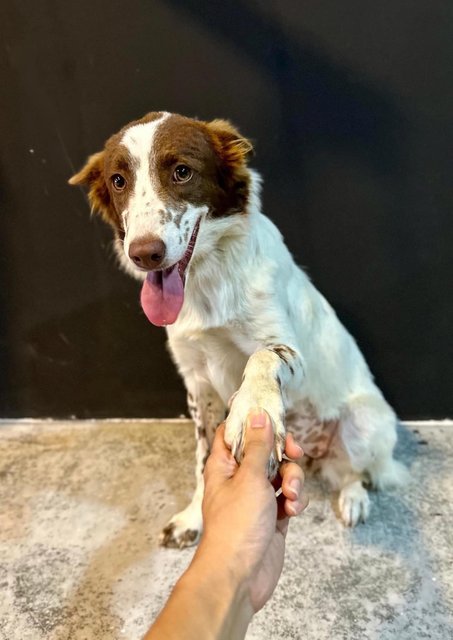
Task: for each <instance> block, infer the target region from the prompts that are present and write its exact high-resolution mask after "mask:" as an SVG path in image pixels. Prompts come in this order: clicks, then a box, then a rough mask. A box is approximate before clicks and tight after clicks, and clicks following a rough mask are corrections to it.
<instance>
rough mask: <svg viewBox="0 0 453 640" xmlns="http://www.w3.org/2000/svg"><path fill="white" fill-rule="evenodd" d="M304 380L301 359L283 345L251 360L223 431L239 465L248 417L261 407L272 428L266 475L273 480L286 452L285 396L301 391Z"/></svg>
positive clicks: (271, 346)
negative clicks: (273, 441) (272, 445)
mask: <svg viewBox="0 0 453 640" xmlns="http://www.w3.org/2000/svg"><path fill="white" fill-rule="evenodd" d="M303 377H304V369H303V362H302V357H301V356H300V354H299V353H298V352H297V351H296V349H294V348H292V347H290V346H288V345H286V344H268V345H266V346H265V347H264V348H261V349H259V350H258V351H256V352H255V353H254V354H253V355H251V356H250V358H249V360H248V362H247V365H246V367H245V370H244V375H243V379H242V384H241V386H240V388H239V390H238V391H237V392H236V394H235V395H234V397H233V400H232V403H231V409H230V413H229V415H228V418H227V421H226V429H225V441H226V443H227V444H228V445H229V446H230V447H231V450H232V452H233V454H234V456H235V458H236V460H237V461H238V462H239V463H240V461H241V459H242V456H243V452H244V443H245V442H244V435H245V429H244V427H245V421H246V418H247V414H248V413H249V411H250V410H251V409H254V408H257V407H260V408H262V409H265V410H266V411H267V413H268V414H269V415H270V417H271V420H272V423H273V427H274V433H275V447H274V451H273V452H272V454H271V456H270V459H269V467H268V473H269V477H270V478H273V477H274V476H275V474H276V473H277V469H278V465H279V463H280V461H281V459H282V453H283V451H284V448H285V436H286V431H285V413H286V407H287V395H288V393H289V392H290V390H291V388H297V387H300V385H301V384H302V380H303Z"/></svg>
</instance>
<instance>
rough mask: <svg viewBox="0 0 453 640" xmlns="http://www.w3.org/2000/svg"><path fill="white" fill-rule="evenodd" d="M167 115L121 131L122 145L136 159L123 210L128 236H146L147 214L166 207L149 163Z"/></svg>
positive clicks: (164, 114) (148, 222) (147, 231)
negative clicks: (131, 187)
mask: <svg viewBox="0 0 453 640" xmlns="http://www.w3.org/2000/svg"><path fill="white" fill-rule="evenodd" d="M169 116H170V114H169V113H163V114H162V116H161V117H160V118H157V119H156V120H152V121H151V122H145V123H141V124H136V125H134V126H132V127H130V128H129V129H127V130H126V131H125V132H124V135H123V137H122V139H121V144H122V145H124V146H125V147H126V148H127V150H128V151H129V153H130V154H131V156H132V158H133V159H134V161H135V184H134V192H133V194H132V195H131V197H130V199H129V202H128V206H127V210H126V211H124V212H123V219H124V221H125V222H127V230H128V231H129V232H130V233H129V234H128V235H129V238H127V239H126V244H129V242H128V241H130V238H131V237H132V236H133V237H136V238H137V237H140V236H145V235H147V234H148V233H150V231H152V229H150V226H149V224H150V220H148V219H147V218H148V214H150V213H153V212H157V211H159V210H162V209H164V208H165V205H164V203H163V202H162V200H161V199H160V198H159V196H158V193H157V187H158V185H157V176H156V173H155V172H154V171H153V167H152V166H151V165H152V163H153V155H154V154H153V146H154V139H155V135H156V131H157V129H158V128H159V127H160V125H161V124H162V122H163V121H164V120H166V119H167V118H168V117H169Z"/></svg>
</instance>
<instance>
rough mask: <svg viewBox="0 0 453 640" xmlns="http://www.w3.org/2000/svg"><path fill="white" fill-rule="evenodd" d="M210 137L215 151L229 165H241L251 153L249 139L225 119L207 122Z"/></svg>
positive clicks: (251, 146)
mask: <svg viewBox="0 0 453 640" xmlns="http://www.w3.org/2000/svg"><path fill="white" fill-rule="evenodd" d="M206 126H207V127H208V130H209V133H210V134H211V139H212V141H213V142H214V146H215V148H216V151H217V153H218V154H219V155H220V156H221V157H222V159H223V160H224V162H225V163H226V164H228V165H230V166H233V167H234V166H243V165H245V164H246V163H247V160H248V158H249V157H250V156H251V155H253V145H252V143H251V142H250V140H247V138H244V137H243V136H241V134H240V133H239V131H238V130H237V129H235V127H233V125H232V124H230V123H229V122H228V121H227V120H213V121H212V122H207V123H206Z"/></svg>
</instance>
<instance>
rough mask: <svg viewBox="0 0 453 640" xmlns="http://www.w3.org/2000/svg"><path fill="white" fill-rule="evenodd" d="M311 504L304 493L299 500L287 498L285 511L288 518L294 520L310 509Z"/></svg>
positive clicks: (284, 506)
mask: <svg viewBox="0 0 453 640" xmlns="http://www.w3.org/2000/svg"><path fill="white" fill-rule="evenodd" d="M309 502H310V500H309V498H308V495H307V494H306V493H304V492H302V494H301V495H300V497H299V499H298V500H290V499H288V498H285V500H284V502H283V510H284V512H285V514H286V515H287V516H288V517H290V518H292V517H293V516H298V515H300V514H301V513H302V511H304V510H305V509H306V508H307V507H308V504H309Z"/></svg>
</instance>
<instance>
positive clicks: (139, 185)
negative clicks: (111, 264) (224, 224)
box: [69, 112, 252, 325]
mask: <svg viewBox="0 0 453 640" xmlns="http://www.w3.org/2000/svg"><path fill="white" fill-rule="evenodd" d="M251 151H252V145H251V144H250V142H249V141H248V140H246V139H245V138H243V137H242V136H241V135H240V134H239V132H238V131H237V130H236V129H235V128H234V127H233V126H232V125H231V124H230V123H229V122H226V121H224V120H214V121H212V122H202V121H198V120H192V119H190V118H185V117H183V116H179V115H174V114H169V113H164V112H153V113H149V114H148V115H146V116H145V117H144V118H142V119H141V120H136V121H134V122H131V123H130V124H128V125H126V126H125V127H124V128H123V129H121V131H120V132H119V133H117V134H115V135H113V136H112V137H111V138H110V139H109V140H107V142H106V144H105V148H104V150H103V151H101V152H99V153H96V154H94V155H93V156H91V157H90V158H89V159H88V161H87V163H86V165H85V166H84V167H83V169H81V171H79V173H77V174H76V175H74V176H73V177H72V178H71V179H70V181H69V183H70V184H72V185H85V186H87V187H88V197H89V200H90V204H91V208H92V210H93V211H95V212H98V213H100V214H101V215H102V217H103V219H104V220H105V221H106V222H108V223H109V224H110V225H111V226H112V227H113V229H114V231H115V234H116V237H117V246H118V245H119V247H120V251H121V255H122V259H121V262H122V264H123V265H125V266H126V268H127V270H128V271H129V272H131V271H132V273H136V274H139V273H142V274H143V275H144V276H146V279H145V283H144V286H143V289H142V306H143V308H144V311H145V313H146V315H147V317H148V318H149V320H150V321H151V322H153V323H154V324H157V325H166V324H171V323H173V322H175V320H176V318H177V316H178V314H179V311H180V309H181V307H182V304H183V300H184V282H185V273H186V270H187V267H188V265H189V262H190V260H191V258H192V254H193V253H194V252H196V251H197V245H196V243H197V238H198V234H199V233H200V229H202V227H203V224H204V223H205V221H206V220H212V219H215V218H223V217H225V216H233V215H242V214H244V213H245V212H246V210H247V202H248V198H249V191H250V174H249V171H248V170H247V167H246V161H247V156H248V155H249V154H250V153H251Z"/></svg>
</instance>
